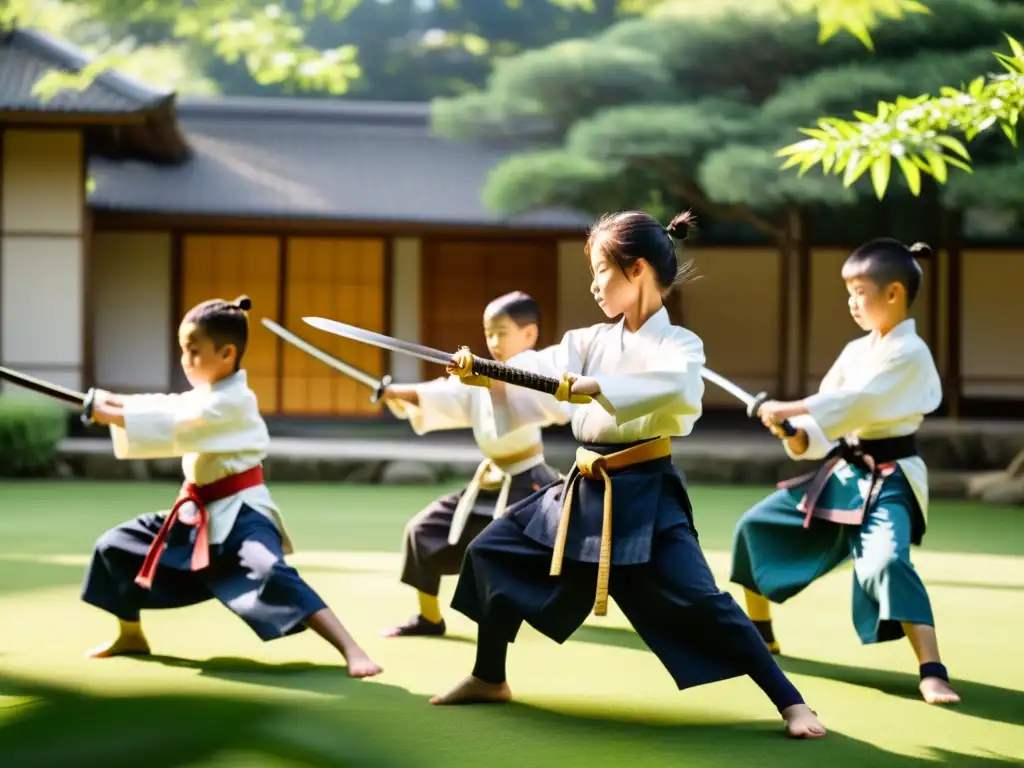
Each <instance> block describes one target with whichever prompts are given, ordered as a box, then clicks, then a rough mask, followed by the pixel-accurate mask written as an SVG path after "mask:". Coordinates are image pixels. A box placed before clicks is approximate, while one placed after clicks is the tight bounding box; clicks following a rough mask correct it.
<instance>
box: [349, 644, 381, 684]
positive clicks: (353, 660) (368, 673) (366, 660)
mask: <svg viewBox="0 0 1024 768" xmlns="http://www.w3.org/2000/svg"><path fill="white" fill-rule="evenodd" d="M345 660H346V661H347V662H348V676H349V677H358V678H362V677H373V676H374V675H379V674H380V673H381V672H383V671H384V669H383V668H382V667H381V666H380V665H379V664H377V663H376V662H375V661H374V660H373V659H371V658H370V657H369V656H367V655H366V654H365V653H364V652H363V651H361V650H356V651H353V652H352V653H350V654H348V655H347V656H346V658H345Z"/></svg>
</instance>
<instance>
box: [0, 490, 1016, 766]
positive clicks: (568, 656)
mask: <svg viewBox="0 0 1024 768" xmlns="http://www.w3.org/2000/svg"><path fill="white" fill-rule="evenodd" d="M175 490H176V489H175V487H174V486H173V485H170V484H164V485H144V484H101V483H81V482H75V483H51V484H48V485H47V484H42V483H24V484H22V483H12V482H4V483H2V484H0V672H2V675H3V677H2V678H0V766H3V768H8V767H10V768H15V766H17V767H19V768H20V767H21V766H39V767H40V768H55V767H57V766H60V767H63V766H91V765H96V766H103V768H111V767H112V766H120V765H126V766H127V765H133V766H138V765H139V764H140V761H141V763H142V764H144V765H145V766H146V768H152V767H153V766H181V765H196V766H203V767H204V768H211V767H212V766H254V767H256V766H339V765H356V766H371V765H389V766H390V765H394V766H446V768H461V766H467V767H468V766H493V765H500V766H506V765H507V766H531V767H533V766H548V765H550V766H576V765H587V766H620V765H633V764H637V765H642V766H644V768H647V766H663V765H664V766H670V765H671V766H677V765H687V766H716V767H719V766H722V767H724V766H730V767H732V766H775V765H785V766H787V768H789V767H790V766H793V767H794V768H796V767H798V766H807V767H808V768H812V767H813V768H819V767H820V768H826V767H827V768H845V767H846V766H851V768H852V766H857V768H874V766H933V765H934V766H939V765H942V766H956V767H957V768H959V767H960V766H992V767H993V768H994V767H995V766H1001V765H1010V764H1013V765H1019V764H1022V763H1021V759H1022V758H1024V655H1022V653H1021V651H1020V648H1021V640H1020V637H1021V635H1022V633H1024V511H1022V510H1012V509H1001V508H989V507H984V506H979V505H975V504H961V503H936V504H935V505H934V508H933V511H932V521H931V530H930V531H929V534H928V536H927V537H926V540H925V544H926V546H925V548H923V549H921V550H918V551H916V552H915V559H916V563H917V567H918V569H919V570H920V571H921V573H922V575H923V576H924V578H925V580H926V583H927V584H928V586H929V589H930V593H931V596H932V600H933V603H934V608H935V611H936V614H937V617H938V620H939V631H940V644H941V647H942V650H943V653H944V655H945V657H946V661H947V664H948V665H949V667H950V670H951V673H952V675H953V676H954V679H955V682H956V684H957V687H958V690H959V691H960V692H961V694H962V695H963V696H964V699H965V700H964V703H963V704H962V705H961V706H960V707H958V708H957V709H955V710H953V709H950V710H943V709H938V708H933V707H929V706H927V705H925V704H924V703H922V702H920V701H919V700H918V698H917V695H916V676H915V675H914V670H915V667H914V661H913V656H912V653H911V651H910V649H909V647H908V646H907V645H906V644H905V643H889V644H885V645H882V646H875V647H863V646H861V645H860V644H859V642H858V641H857V638H856V636H855V635H854V633H853V630H852V627H851V625H850V620H849V601H850V572H849V568H848V567H847V568H844V569H841V570H840V571H838V572H836V573H834V574H832V575H831V576H829V577H828V578H826V579H823V580H822V581H821V582H819V583H817V584H815V585H813V586H812V587H811V588H810V589H808V590H807V591H806V593H805V594H803V595H801V596H800V597H798V598H797V599H795V600H794V601H793V602H791V603H790V604H787V605H785V606H782V607H777V608H776V610H775V613H776V626H777V630H778V632H779V634H780V639H781V641H782V643H783V649H784V651H785V652H786V654H787V655H786V656H785V657H784V658H783V659H782V660H781V663H782V664H783V666H784V667H785V669H786V670H787V671H788V672H789V673H790V674H791V676H792V677H793V679H794V681H795V682H796V683H797V685H798V686H799V687H800V688H801V690H802V691H803V693H804V695H805V697H807V699H808V701H809V703H810V704H811V705H812V706H813V707H814V708H815V709H816V710H817V711H818V713H819V715H820V716H821V717H822V719H823V721H824V722H825V724H826V725H827V726H828V727H829V728H830V731H831V733H830V736H829V738H828V739H826V740H824V741H822V742H813V743H811V742H808V743H794V742H790V741H787V740H786V739H784V738H782V737H781V735H780V733H781V729H780V723H779V721H778V718H777V716H776V715H775V713H774V711H773V709H772V707H771V704H770V703H769V702H768V701H767V700H766V699H765V698H764V696H763V695H762V694H761V693H760V692H759V691H758V689H757V688H756V686H754V684H753V683H751V682H750V681H749V680H746V679H739V680H732V681H728V682H723V683H718V684H715V685H711V686H705V687H703V688H698V689H694V690H689V691H686V692H683V693H680V692H678V691H676V690H674V687H673V685H672V683H671V680H670V679H669V677H668V675H667V674H666V673H665V671H664V670H663V669H662V668H661V666H660V664H659V663H658V661H657V659H656V658H655V657H654V656H653V655H651V654H650V653H648V652H647V651H645V650H644V648H643V646H642V644H641V643H640V642H639V641H638V639H637V638H636V636H635V635H634V634H633V632H632V631H631V630H630V629H629V627H628V624H627V623H626V621H625V619H624V618H623V617H622V615H621V613H620V612H618V610H617V609H616V608H615V607H614V606H612V608H611V610H610V612H609V616H607V617H604V618H602V619H597V618H594V617H591V618H590V619H589V620H588V621H587V624H586V625H585V626H584V627H583V628H582V629H581V630H580V631H579V632H578V633H577V634H576V636H574V637H573V638H572V639H571V640H570V641H569V642H568V643H566V645H565V646H564V647H559V646H557V645H555V644H554V643H551V642H550V641H548V640H547V639H546V638H543V637H542V636H540V635H538V634H537V633H535V632H533V631H532V630H529V629H527V630H524V632H523V633H522V634H521V636H520V640H519V641H518V642H517V643H516V644H515V645H514V646H513V647H512V649H511V651H510V654H509V676H510V682H511V683H512V685H513V689H514V691H515V694H516V697H517V699H518V703H517V704H514V705H512V706H508V707H457V708H435V707H430V706H429V705H428V704H427V702H426V699H427V698H428V697H429V695H431V694H433V693H435V692H438V691H440V690H442V689H444V688H445V687H447V686H448V685H450V684H451V683H452V682H454V681H455V680H456V679H457V678H459V677H460V676H462V675H463V674H465V673H466V672H468V671H469V669H470V667H471V665H472V658H473V645H472V638H473V636H474V627H473V625H472V624H471V623H470V622H468V621H467V620H466V619H465V618H464V617H462V616H460V615H459V614H456V613H454V612H451V611H449V612H448V614H447V618H448V622H449V626H450V628H451V629H450V631H451V633H452V634H451V637H449V638H446V639H434V640H385V639H383V638H381V637H380V636H379V632H380V630H381V629H383V628H384V627H385V626H388V625H390V624H392V623H394V622H396V621H399V620H403V619H405V618H407V617H408V616H409V615H411V614H412V613H413V611H414V606H415V600H414V596H413V594H412V593H411V591H410V590H408V589H407V588H405V587H403V586H402V585H401V584H399V583H398V579H397V571H398V564H399V550H400V545H401V532H402V527H403V525H404V524H405V521H406V520H408V518H409V517H410V516H411V515H412V514H413V513H414V512H415V511H416V510H418V509H419V508H420V507H422V506H423V505H424V504H425V503H427V502H428V501H429V500H430V499H431V498H433V497H434V496H436V495H437V494H438V493H439V492H440V491H442V490H447V489H442V488H429V487H415V488H404V487H390V488H385V487H380V486H375V487H363V486H347V485H330V486H328V485H275V488H274V490H275V494H276V497H277V499H278V501H279V502H280V503H281V506H282V508H283V510H284V513H285V516H286V521H287V523H288V526H289V531H290V533H291V534H292V537H293V539H294V540H295V542H296V545H297V547H298V548H299V550H300V552H299V553H298V554H297V555H296V556H295V557H294V558H293V562H294V563H295V564H296V565H297V566H298V567H299V569H300V570H301V571H302V572H303V573H304V574H305V575H306V576H307V578H308V579H309V580H310V581H311V582H312V583H313V585H314V586H315V587H316V588H317V589H318V590H319V591H320V592H321V594H323V595H324V597H325V598H326V599H327V601H328V602H329V603H330V604H331V605H332V606H333V607H334V608H335V610H336V611H337V612H338V614H339V615H340V616H341V618H342V621H343V622H345V623H346V624H347V625H348V627H349V628H350V630H351V631H352V632H353V633H354V634H355V635H356V636H357V637H358V638H359V639H360V641H361V642H362V643H363V644H364V646H365V647H366V648H367V650H368V651H369V652H370V653H371V655H372V656H373V657H374V658H375V659H376V660H377V661H379V662H380V663H381V664H382V665H383V666H384V668H385V672H384V674H383V675H381V676H379V677H377V678H374V679H373V680H370V681H364V682H356V681H352V680H350V679H348V677H347V676H346V674H345V671H344V667H343V665H342V664H341V663H340V661H341V660H340V659H339V658H337V656H336V655H335V654H334V653H333V652H332V651H331V649H330V648H329V647H328V646H327V645H326V644H325V643H323V641H321V640H320V639H319V638H317V637H315V636H314V635H313V634H312V633H305V634H303V635H301V636H298V637H294V638H288V639H284V640H280V641H276V642H274V643H269V644H262V643H260V642H259V641H258V640H257V639H256V638H255V637H254V636H253V635H251V633H250V632H249V630H248V629H247V628H246V627H245V626H244V625H243V624H242V623H241V622H239V621H238V620H237V619H235V618H234V617H233V616H231V615H230V614H229V613H228V612H227V611H226V610H224V609H223V608H221V607H220V606H219V605H216V604H207V605H202V606H198V607H195V608H190V609H184V610H180V611H170V612H162V613H154V614H149V615H147V616H146V619H145V620H146V623H147V626H148V632H149V635H150V639H151V641H152V643H153V645H154V653H155V654H156V655H155V656H154V657H152V658H150V659H146V660H140V659H112V660H104V661H90V660H85V659H83V658H82V655H81V652H82V651H83V650H85V649H87V648H89V647H92V646H94V645H96V644H97V643H98V642H100V641H101V640H103V639H105V638H106V637H107V636H108V635H109V633H110V631H111V629H112V621H111V620H110V619H109V617H107V616H105V615H103V614H102V613H100V612H99V611H96V610H94V609H92V608H90V607H88V606H85V605H84V604H82V603H81V602H80V601H79V600H78V588H79V584H80V581H81V578H82V575H83V572H84V567H85V564H86V563H87V561H88V556H89V551H90V548H91V545H92V543H93V541H94V540H95V538H96V537H97V536H98V535H99V534H100V533H101V532H102V531H103V530H104V529H106V528H107V527H110V526H111V525H114V524H116V523H118V522H120V521H122V520H123V519H125V518H128V517H130V516H133V515H135V514H137V513H139V512H141V511H146V510H150V509H158V508H161V507H165V506H166V505H167V502H168V500H169V499H172V498H173V496H174V492H175ZM766 490H767V489H756V488H754V489H751V488H711V487H701V488H697V489H694V491H693V496H694V503H695V506H696V509H697V523H698V528H699V531H700V534H701V541H702V543H703V546H704V549H705V551H706V553H707V555H708V559H709V561H710V563H711V565H712V567H713V568H714V570H715V573H716V576H717V577H718V579H719V582H720V583H721V584H722V586H723V588H729V589H730V590H731V591H732V592H733V594H736V595H737V596H738V595H739V591H738V590H737V589H734V588H733V587H732V585H728V583H727V574H728V548H729V541H730V537H731V532H732V527H733V525H734V524H735V521H736V519H737V517H738V516H739V514H741V513H742V511H743V510H744V509H745V508H746V507H747V506H749V505H750V504H751V503H752V502H753V501H755V500H756V499H757V498H758V497H759V496H760V495H762V494H763V493H764V492H765V491H766ZM453 587H454V579H448V580H447V581H446V583H445V586H444V590H445V591H444V594H443V598H444V599H445V600H447V598H448V597H450V594H451V590H452V589H453ZM140 752H144V753H145V757H144V758H140ZM1015 758H1016V760H1015Z"/></svg>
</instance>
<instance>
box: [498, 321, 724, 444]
mask: <svg viewBox="0 0 1024 768" xmlns="http://www.w3.org/2000/svg"><path fill="white" fill-rule="evenodd" d="M509 365H512V366H515V367H518V368H526V369H527V370H531V371H533V372H535V373H539V374H543V375H546V376H551V377H553V378H561V376H562V374H563V373H565V372H567V371H568V372H569V373H576V374H580V375H583V376H590V377H593V378H595V379H597V381H598V384H600V387H601V394H600V395H598V396H597V397H596V398H595V399H594V400H593V401H591V402H590V403H587V404H585V405H574V404H571V403H564V402H559V401H558V400H555V399H554V398H553V397H551V396H550V395H545V394H543V393H539V392H532V391H530V390H526V389H523V388H522V387H509V388H508V392H509V404H510V408H511V409H512V410H513V411H514V412H516V413H517V414H519V416H520V418H535V419H539V418H551V419H553V418H555V417H556V415H558V414H563V416H562V418H565V417H569V418H571V420H572V432H573V435H574V436H575V437H576V439H577V440H578V441H580V442H581V443H632V442H637V441H640V440H647V439H651V438H655V437H662V436H665V437H675V436H685V435H688V434H690V432H691V431H692V430H693V426H694V424H696V423H697V420H698V419H699V418H700V416H701V413H702V411H703V407H702V403H701V399H702V398H703V396H704V379H703V378H701V375H700V372H701V368H702V367H703V366H704V342H703V341H701V339H700V337H699V336H697V335H696V334H695V333H693V332H692V331H689V330H687V329H686V328H682V327H680V326H678V325H672V323H671V321H670V320H669V317H668V310H667V309H665V308H664V307H662V308H661V309H660V310H658V311H657V312H656V313H654V314H653V315H651V317H649V318H648V319H647V322H645V323H644V325H643V326H642V327H641V328H640V329H638V330H637V331H636V332H635V333H630V332H629V331H627V330H626V327H625V320H624V319H623V320H619V322H617V323H599V324H597V325H592V326H590V327H589V328H581V329H579V330H574V331H569V332H568V333H566V334H565V336H563V337H562V341H561V343H560V344H558V345H556V346H553V347H548V348H547V349H544V350H541V352H540V353H539V354H537V355H535V356H534V357H530V358H526V357H524V356H522V355H519V356H516V357H514V358H512V359H511V360H509Z"/></svg>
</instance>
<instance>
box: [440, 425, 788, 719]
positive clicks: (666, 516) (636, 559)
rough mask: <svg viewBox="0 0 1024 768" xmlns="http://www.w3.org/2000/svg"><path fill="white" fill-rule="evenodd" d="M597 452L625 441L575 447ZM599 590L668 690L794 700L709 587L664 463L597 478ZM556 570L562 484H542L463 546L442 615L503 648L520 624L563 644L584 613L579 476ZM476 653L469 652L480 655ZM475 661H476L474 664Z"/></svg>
mask: <svg viewBox="0 0 1024 768" xmlns="http://www.w3.org/2000/svg"><path fill="white" fill-rule="evenodd" d="M585 447H586V448H588V449H589V450H592V451H595V452H597V453H601V454H604V455H607V454H609V453H614V452H617V451H620V450H623V449H625V448H628V447H630V446H629V445H624V444H619V445H587V446H585ZM609 474H610V476H611V482H612V488H613V493H612V499H613V508H612V519H613V522H612V569H611V577H610V581H609V594H610V595H611V596H612V597H613V598H614V600H615V602H616V603H617V604H618V605H619V607H620V608H621V609H622V611H623V613H624V614H625V615H626V617H627V619H628V620H629V621H630V623H631V624H632V625H633V627H634V628H635V629H636V631H637V633H638V634H639V635H640V637H641V638H642V639H643V641H644V642H645V643H646V644H647V646H648V647H649V648H650V649H651V650H652V651H653V652H654V653H655V655H657V657H658V658H659V660H660V661H661V662H662V664H663V665H664V666H665V668H666V669H667V670H668V671H669V673H670V674H671V675H672V678H673V680H674V681H675V683H676V685H677V686H678V687H679V688H680V689H684V688H689V687H693V686H697V685H703V684H705V683H712V682H716V681H719V680H726V679H729V678H733V677H738V676H741V675H750V676H751V677H752V678H753V679H754V680H755V681H756V682H757V683H758V684H759V685H760V686H761V687H762V688H763V689H764V690H765V692H766V693H767V694H768V695H769V696H770V697H771V698H772V700H773V702H774V703H775V704H776V706H777V707H778V708H779V709H780V710H782V709H785V708H786V707H788V706H790V705H792V704H797V703H801V702H802V699H801V697H800V694H799V693H798V692H797V691H796V689H795V688H794V687H793V686H792V684H790V683H789V681H788V680H786V678H785V676H784V675H783V673H782V672H781V670H780V669H779V668H778V666H777V665H776V663H775V661H774V659H773V658H772V657H771V654H770V653H769V652H768V650H767V648H766V647H765V644H764V641H763V640H762V639H761V636H760V634H759V633H758V631H757V630H756V629H755V627H754V625H753V624H752V623H751V621H750V619H749V618H748V617H747V615H746V614H745V613H744V612H743V610H742V609H741V608H740V607H739V605H737V603H736V601H735V600H733V598H732V596H731V595H729V594H728V593H725V592H722V591H721V590H720V589H719V588H718V587H717V585H716V584H715V580H714V577H713V575H712V573H711V569H710V568H709V567H708V564H707V561H706V559H705V558H704V554H703V552H702V551H701V549H700V546H699V544H698V542H697V532H696V529H695V527H694V525H693V513H692V509H691V506H690V500H689V496H688V494H687V491H686V484H685V481H684V478H683V476H682V474H681V473H680V472H679V470H678V469H676V468H675V467H674V466H673V464H672V460H671V458H670V457H666V458H663V459H656V460H653V461H648V462H644V463H642V464H635V465H633V466H630V467H627V468H625V469H622V470H618V471H615V472H611V473H609ZM571 482H575V483H578V485H577V486H576V490H575V492H574V494H573V496H574V498H573V506H572V509H571V513H570V522H569V533H568V539H567V543H566V547H565V559H564V563H563V566H562V573H561V575H559V576H551V575H550V574H549V570H550V568H551V556H552V550H553V547H554V541H555V535H556V532H557V529H558V521H559V518H560V516H561V504H562V498H563V493H564V492H565V489H566V486H565V485H564V484H562V483H553V484H551V485H549V486H548V487H546V488H543V489H541V490H540V491H538V492H537V493H535V494H533V495H531V496H530V497H528V498H526V499H524V500H523V501H522V502H520V503H519V504H517V505H515V506H514V507H512V508H510V509H509V511H508V513H507V514H506V515H505V517H503V518H501V519H499V520H496V521H494V522H493V523H492V524H491V525H489V526H488V527H487V528H486V529H485V530H484V531H483V532H482V533H481V534H480V535H479V536H477V538H476V539H475V540H474V541H473V543H472V544H470V545H469V548H468V550H467V552H466V557H465V560H464V561H463V565H462V571H461V573H460V576H459V582H458V586H457V587H456V591H455V596H454V598H453V600H452V607H453V608H455V609H456V610H458V611H460V612H461V613H463V614H465V615H466V616H467V617H469V618H470V619H472V620H473V621H475V622H476V623H477V624H478V626H479V629H480V638H481V644H483V642H484V640H485V638H487V639H488V642H490V641H491V639H493V640H494V641H498V642H505V643H510V642H514V641H515V638H516V635H517V633H518V631H519V628H520V626H521V625H522V623H523V622H524V621H525V622H526V623H528V624H529V625H530V626H532V627H533V628H534V629H536V630H537V631H539V632H541V633H542V634H544V635H546V636H547V637H549V638H550V639H552V640H554V641H555V642H557V643H564V642H565V641H566V640H568V639H569V637H570V636H571V635H572V634H573V633H574V632H575V631H576V629H577V628H579V626H580V625H581V624H582V623H583V621H584V620H585V619H586V618H587V616H588V615H589V613H590V611H591V610H592V609H593V607H594V599H595V589H596V582H597V562H598V557H599V551H600V540H601V525H602V508H603V498H604V482H603V481H602V480H599V479H594V480H591V479H587V478H583V477H580V476H579V474H578V471H577V470H576V469H575V468H574V470H573V471H572V472H571V473H570V475H569V477H568V478H567V479H566V483H571ZM487 652H488V651H487V649H484V648H481V650H480V653H487ZM479 663H480V656H478V666H479Z"/></svg>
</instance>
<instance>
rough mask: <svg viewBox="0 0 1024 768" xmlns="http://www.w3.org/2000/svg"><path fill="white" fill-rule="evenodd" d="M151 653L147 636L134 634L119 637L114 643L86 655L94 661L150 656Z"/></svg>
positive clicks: (99, 647) (106, 644) (105, 644)
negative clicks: (117, 657)
mask: <svg viewBox="0 0 1024 768" xmlns="http://www.w3.org/2000/svg"><path fill="white" fill-rule="evenodd" d="M149 653H150V650H149V641H148V640H146V636H145V635H142V634H135V633H133V634H127V635H118V636H117V637H116V638H115V639H114V640H113V641H111V642H109V643H104V644H103V645H100V646H98V647H96V648H93V649H92V650H91V651H87V652H86V654H85V655H86V656H88V657H89V658H92V659H107V658H110V657H111V656H148V655H149Z"/></svg>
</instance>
